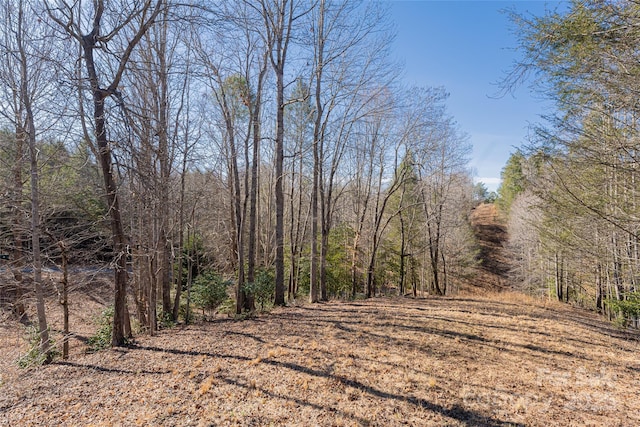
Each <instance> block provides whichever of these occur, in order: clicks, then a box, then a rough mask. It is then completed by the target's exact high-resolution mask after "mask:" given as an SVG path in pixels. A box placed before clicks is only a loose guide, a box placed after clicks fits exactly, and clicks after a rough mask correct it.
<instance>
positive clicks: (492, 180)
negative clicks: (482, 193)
mask: <svg viewBox="0 0 640 427" xmlns="http://www.w3.org/2000/svg"><path fill="white" fill-rule="evenodd" d="M473 182H475V183H476V184H477V183H478V182H482V183H483V184H484V185H486V186H487V189H488V190H489V191H497V190H498V187H499V186H500V182H502V181H501V179H500V178H496V177H476V178H474V179H473Z"/></svg>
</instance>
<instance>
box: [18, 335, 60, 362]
mask: <svg viewBox="0 0 640 427" xmlns="http://www.w3.org/2000/svg"><path fill="white" fill-rule="evenodd" d="M26 332H27V339H28V340H29V351H28V352H27V354H25V355H24V356H22V357H20V359H18V366H20V367H21V368H29V367H32V366H41V365H44V364H45V363H47V362H50V361H51V360H52V359H54V358H55V357H56V356H57V355H58V354H59V352H58V351H56V350H55V342H54V341H53V339H52V338H51V334H49V343H50V350H49V354H47V353H42V352H41V351H40V333H39V332H38V328H37V327H36V326H33V325H32V326H29V327H27V328H26Z"/></svg>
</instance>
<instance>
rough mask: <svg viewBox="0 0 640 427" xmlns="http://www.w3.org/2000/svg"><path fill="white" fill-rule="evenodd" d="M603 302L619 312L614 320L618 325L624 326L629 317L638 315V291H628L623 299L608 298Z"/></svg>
mask: <svg viewBox="0 0 640 427" xmlns="http://www.w3.org/2000/svg"><path fill="white" fill-rule="evenodd" d="M605 304H607V305H608V306H609V307H611V309H612V310H614V311H616V312H617V313H618V314H619V316H618V317H617V318H616V322H615V323H616V325H618V326H619V327H626V326H627V325H628V321H629V319H637V318H638V317H640V292H629V293H628V294H626V295H625V299H623V300H617V299H615V298H608V299H606V300H605Z"/></svg>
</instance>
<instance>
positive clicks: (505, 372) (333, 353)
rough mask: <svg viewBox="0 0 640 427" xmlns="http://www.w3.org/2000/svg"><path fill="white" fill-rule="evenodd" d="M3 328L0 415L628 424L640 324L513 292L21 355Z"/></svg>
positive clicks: (167, 420) (255, 422)
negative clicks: (40, 360) (24, 363)
mask: <svg viewBox="0 0 640 427" xmlns="http://www.w3.org/2000/svg"><path fill="white" fill-rule="evenodd" d="M2 333H3V334H4V335H3V336H2V346H1V347H3V348H0V351H2V355H3V356H2V357H4V358H5V359H4V363H3V365H0V368H3V369H4V370H3V371H2V372H3V374H2V376H3V377H2V382H1V385H0V425H11V426H13V425H23V426H24V425H69V426H73V425H163V426H182V425H185V426H191V425H193V426H197V425H204V426H209V425H215V426H218V425H241V426H268V425H273V426H280V425H300V426H316V425H318V426H339V425H363V426H364V425H371V426H395V425H416V426H417V425H422V426H429V425H434V426H441V425H449V426H477V425H482V426H506V425H531V426H548V425H567V426H570V425H573V426H587V425H593V426H605V425H606V426H629V425H640V400H639V399H638V396H637V391H638V390H639V389H640V361H639V360H638V354H639V350H640V349H639V344H638V343H639V341H638V340H639V336H638V335H635V334H631V333H629V332H622V331H619V330H617V329H615V328H613V327H612V326H610V325H609V324H607V323H605V322H604V321H603V320H601V319H600V318H599V317H597V316H596V315H595V314H590V313H586V312H583V311H580V310H577V309H573V308H571V307H568V306H566V305H560V304H544V303H541V302H539V301H535V300H531V299H529V298H526V297H523V296H520V295H516V294H508V293H501V294H498V295H485V296H482V297H467V298H427V299H417V300H414V299H403V298H377V299H373V300H368V301H356V302H331V303H326V304H318V305H313V306H301V307H289V308H284V309H282V308H281V309H276V310H274V311H273V312H272V313H270V314H267V315H263V316H259V317H256V318H252V319H248V320H244V321H236V320H231V319H219V320H216V321H213V322H208V323H200V324H196V325H191V326H188V327H177V328H174V329H172V330H166V331H162V332H161V333H160V334H159V335H158V336H155V337H148V336H141V337H139V338H138V339H137V340H136V342H135V344H134V345H132V346H131V347H129V348H121V349H114V350H108V351H103V352H100V353H97V354H88V355H79V354H75V355H74V356H73V357H72V358H71V359H70V360H69V361H67V362H63V361H59V362H56V363H54V364H53V365H50V366H45V367H41V368H37V369H30V370H18V369H16V368H15V367H13V366H14V365H12V364H11V360H8V359H7V358H8V357H9V356H10V355H12V354H13V355H14V356H15V349H14V348H15V346H11V344H12V343H13V344H16V342H17V338H16V337H15V334H16V333H15V332H13V338H7V337H8V336H9V337H11V335H10V334H9V335H8V332H7V330H5V329H2ZM9 340H13V341H12V342H11V343H10V342H9Z"/></svg>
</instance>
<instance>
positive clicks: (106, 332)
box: [87, 306, 114, 352]
mask: <svg viewBox="0 0 640 427" xmlns="http://www.w3.org/2000/svg"><path fill="white" fill-rule="evenodd" d="M113 313H114V309H113V306H109V307H107V308H105V309H104V310H103V311H102V313H100V316H98V317H97V318H96V319H95V320H96V323H97V324H98V330H97V331H96V333H95V334H94V335H93V336H91V337H89V339H88V341H87V345H88V346H89V348H88V351H89V352H96V351H100V350H104V349H106V348H109V347H111V334H112V332H113Z"/></svg>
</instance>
